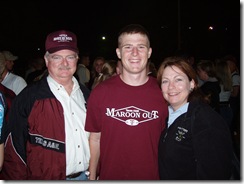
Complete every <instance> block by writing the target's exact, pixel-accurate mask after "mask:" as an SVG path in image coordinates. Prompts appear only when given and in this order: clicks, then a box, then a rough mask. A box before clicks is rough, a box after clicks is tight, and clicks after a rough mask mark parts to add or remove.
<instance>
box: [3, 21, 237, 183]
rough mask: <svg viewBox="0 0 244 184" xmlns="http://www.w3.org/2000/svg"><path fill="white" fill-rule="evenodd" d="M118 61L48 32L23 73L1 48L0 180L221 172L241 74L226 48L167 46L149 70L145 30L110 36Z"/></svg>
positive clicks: (220, 175)
mask: <svg viewBox="0 0 244 184" xmlns="http://www.w3.org/2000/svg"><path fill="white" fill-rule="evenodd" d="M115 52H116V54H117V57H118V58H117V59H116V60H114V59H105V58H104V57H103V56H97V57H96V58H95V59H94V60H93V61H92V62H91V58H90V56H89V53H83V52H82V51H80V50H79V48H78V46H77V37H76V35H75V34H74V33H73V32H71V31H69V30H57V31H55V32H52V33H50V34H48V35H47V37H46V41H45V54H44V56H43V57H37V58H34V59H33V60H31V61H30V63H29V68H28V70H26V73H25V76H23V77H22V76H20V75H17V74H15V73H14V72H13V66H14V61H16V60H18V56H15V55H14V54H12V52H11V51H6V50H5V51H0V73H1V75H0V81H1V83H0V170H1V171H0V179H3V180H229V179H230V178H231V175H232V170H231V168H232V159H233V153H234V154H235V155H237V157H238V159H240V140H239V139H240V137H239V139H238V138H237V137H238V135H240V72H239V69H238V67H237V61H236V58H235V57H234V56H231V55H226V56H224V57H222V58H215V59H214V60H210V59H205V58H203V59H197V60H194V57H193V56H191V57H185V56H183V55H179V54H175V55H172V56H169V57H166V58H164V60H163V61H162V62H161V63H160V66H159V67H158V68H157V67H156V66H155V64H154V63H153V61H152V60H151V55H152V53H153V49H152V47H151V43H150V35H149V32H148V31H147V30H146V29H145V28H144V27H143V26H142V25H139V24H130V25H127V26H125V27H124V28H122V29H121V30H120V32H119V34H118V45H117V48H116V50H115Z"/></svg>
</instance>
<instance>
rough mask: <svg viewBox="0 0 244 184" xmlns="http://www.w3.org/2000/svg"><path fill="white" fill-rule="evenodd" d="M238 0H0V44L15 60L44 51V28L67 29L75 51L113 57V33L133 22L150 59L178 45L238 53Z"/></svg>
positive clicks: (204, 53)
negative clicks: (142, 31)
mask: <svg viewBox="0 0 244 184" xmlns="http://www.w3.org/2000/svg"><path fill="white" fill-rule="evenodd" d="M179 2H180V6H179ZM240 5H241V4H239V2H238V1H234V0H228V1H227V0H221V1H220V0H217V1H216V0H211V1H210V0H207V1H206V0H201V1H198V0H167V1H165V0H164V1H160V0H130V1H129V0H123V1H116V0H114V1H112V0H111V1H107V0H100V1H92V0H90V1H89V0H88V1H85V0H82V1H81V0H66V1H64V0H58V1H57V0H48V1H46V0H32V1H24V0H22V1H11V0H3V1H2V2H1V5H0V6H1V9H0V17H1V26H0V49H1V50H3V49H7V50H10V51H11V52H13V53H14V54H15V55H18V56H19V58H20V59H19V60H20V61H19V63H20V62H21V61H24V60H28V58H31V57H33V56H35V55H36V54H39V55H43V54H44V52H45V51H44V45H45V38H46V35H47V34H48V33H50V32H52V31H56V30H58V29H68V30H70V31H73V32H74V33H75V34H76V35H77V37H78V46H79V49H80V51H81V53H82V52H88V53H89V54H90V56H91V59H93V58H94V57H96V56H104V57H105V58H106V59H117V57H116V55H115V49H116V46H117V33H118V32H119V30H120V29H121V28H122V27H123V26H125V25H126V24H131V23H139V24H142V25H143V26H144V27H146V28H147V30H148V31H149V33H150V35H151V46H152V49H153V53H152V61H153V62H155V63H156V64H157V63H160V62H161V61H162V59H163V58H164V57H166V56H168V55H171V54H173V53H175V52H176V50H177V49H179V48H180V49H182V50H185V51H187V52H188V53H191V54H194V55H195V57H197V58H198V57H199V58H203V57H205V58H214V57H220V56H222V55H225V54H233V55H236V57H237V58H240ZM178 7H180V9H178ZM179 10H180V11H179ZM179 12H180V19H179V16H178V13H179ZM179 20H180V21H179ZM179 25H180V32H179V29H178V27H179ZM209 26H213V27H214V29H213V30H212V31H210V30H208V27H209ZM179 33H180V40H181V41H180V44H179ZM102 36H106V40H102V39H101V38H102ZM38 48H40V50H38Z"/></svg>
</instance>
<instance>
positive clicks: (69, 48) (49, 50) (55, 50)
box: [47, 46, 79, 54]
mask: <svg viewBox="0 0 244 184" xmlns="http://www.w3.org/2000/svg"><path fill="white" fill-rule="evenodd" d="M66 49H67V50H72V51H74V52H76V53H79V50H78V49H77V48H73V47H67V46H63V47H55V48H51V49H48V50H47V51H48V52H49V53H50V54H52V53H54V52H58V51H60V50H66Z"/></svg>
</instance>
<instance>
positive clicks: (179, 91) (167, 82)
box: [161, 66, 194, 111]
mask: <svg viewBox="0 0 244 184" xmlns="http://www.w3.org/2000/svg"><path fill="white" fill-rule="evenodd" d="M193 88H194V81H193V80H192V81H189V79H188V77H187V75H186V74H185V73H183V72H182V71H181V70H180V69H179V68H178V67H176V66H167V67H166V68H165V69H164V72H163V75H162V82H161V89H162V93H163V96H164V98H165V100H166V101H167V102H168V103H169V104H170V105H171V106H172V108H173V109H174V111H175V110H177V109H179V108H180V107H181V106H183V105H184V104H186V103H187V99H188V96H189V94H190V92H191V90H192V89H193Z"/></svg>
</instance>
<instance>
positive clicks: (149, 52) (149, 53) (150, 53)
mask: <svg viewBox="0 0 244 184" xmlns="http://www.w3.org/2000/svg"><path fill="white" fill-rule="evenodd" d="M151 55H152V48H149V50H148V59H149V58H150V57H151Z"/></svg>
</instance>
